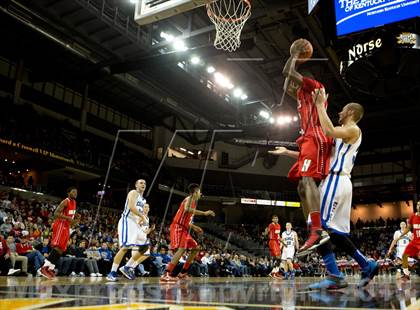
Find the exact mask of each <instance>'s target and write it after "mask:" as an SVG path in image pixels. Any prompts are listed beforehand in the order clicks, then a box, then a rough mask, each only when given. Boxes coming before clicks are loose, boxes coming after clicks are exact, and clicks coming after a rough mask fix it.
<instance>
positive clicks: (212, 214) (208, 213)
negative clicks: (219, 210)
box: [205, 210, 216, 216]
mask: <svg viewBox="0 0 420 310" xmlns="http://www.w3.org/2000/svg"><path fill="white" fill-rule="evenodd" d="M205 215H206V216H215V215H216V213H214V211H212V210H208V211H206V212H205Z"/></svg>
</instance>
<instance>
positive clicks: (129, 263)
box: [125, 257, 136, 268]
mask: <svg viewBox="0 0 420 310" xmlns="http://www.w3.org/2000/svg"><path fill="white" fill-rule="evenodd" d="M135 263H136V262H135V261H134V259H133V258H132V257H131V258H130V260H129V261H128V262H127V264H125V265H126V266H127V267H129V268H134V267H135V266H134V264H135Z"/></svg>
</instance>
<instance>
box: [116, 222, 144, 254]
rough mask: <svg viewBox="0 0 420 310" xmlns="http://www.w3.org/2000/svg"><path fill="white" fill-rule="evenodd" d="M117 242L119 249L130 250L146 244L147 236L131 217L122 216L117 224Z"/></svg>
mask: <svg viewBox="0 0 420 310" xmlns="http://www.w3.org/2000/svg"><path fill="white" fill-rule="evenodd" d="M118 242H119V245H120V247H124V248H131V247H138V246H143V245H147V244H148V240H147V235H146V233H145V232H144V230H143V229H142V228H141V227H140V225H139V224H138V223H137V222H136V220H134V219H133V218H131V217H126V216H123V217H121V218H120V220H119V222H118Z"/></svg>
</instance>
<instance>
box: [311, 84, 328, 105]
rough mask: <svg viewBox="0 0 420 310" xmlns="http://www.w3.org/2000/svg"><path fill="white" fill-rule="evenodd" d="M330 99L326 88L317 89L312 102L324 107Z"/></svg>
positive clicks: (313, 93)
mask: <svg viewBox="0 0 420 310" xmlns="http://www.w3.org/2000/svg"><path fill="white" fill-rule="evenodd" d="M327 99H328V94H327V93H326V92H325V88H317V89H315V90H314V91H313V92H312V100H313V102H314V103H315V104H319V105H323V104H324V103H325V101H327Z"/></svg>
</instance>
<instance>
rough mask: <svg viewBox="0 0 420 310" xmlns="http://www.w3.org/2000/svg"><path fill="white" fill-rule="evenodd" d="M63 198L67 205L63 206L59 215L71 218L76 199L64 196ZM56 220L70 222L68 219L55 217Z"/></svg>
mask: <svg viewBox="0 0 420 310" xmlns="http://www.w3.org/2000/svg"><path fill="white" fill-rule="evenodd" d="M65 200H67V205H66V206H65V207H64V209H63V212H61V215H64V216H69V217H71V218H72V219H73V218H74V216H75V215H76V200H74V199H70V198H66V199H65ZM57 221H63V222H65V223H67V224H70V221H67V220H64V219H57Z"/></svg>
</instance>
